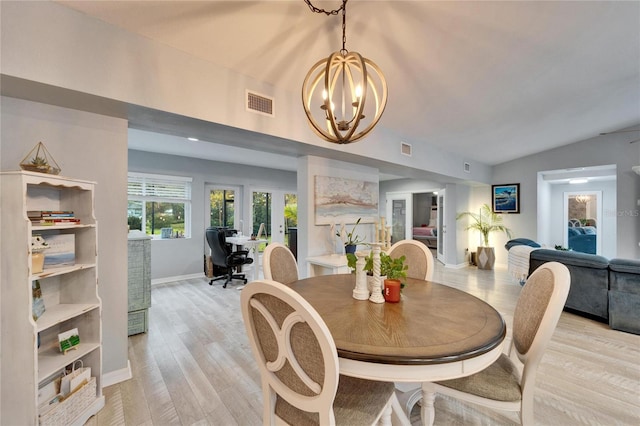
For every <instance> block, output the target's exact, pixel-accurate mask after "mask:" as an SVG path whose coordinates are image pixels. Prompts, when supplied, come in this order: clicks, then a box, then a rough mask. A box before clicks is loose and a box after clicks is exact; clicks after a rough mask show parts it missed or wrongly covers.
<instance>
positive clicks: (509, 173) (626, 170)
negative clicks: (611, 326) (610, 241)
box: [493, 126, 640, 264]
mask: <svg viewBox="0 0 640 426" xmlns="http://www.w3.org/2000/svg"><path fill="white" fill-rule="evenodd" d="M635 128H637V126H636V127H635ZM639 155H640V143H635V144H630V143H629V137H628V135H626V134H624V133H620V134H615V135H608V136H599V137H595V138H592V139H587V140H585V141H581V142H576V143H574V144H571V145H567V146H563V147H560V148H556V149H552V150H549V151H545V152H542V153H539V154H534V155H530V156H528V157H524V158H520V159H517V160H513V161H510V162H507V163H503V164H499V165H497V166H495V167H494V174H493V182H494V183H495V184H504V183H520V193H521V196H522V198H521V203H520V214H513V215H508V217H507V218H505V223H507V224H508V226H509V227H510V228H511V229H512V230H513V231H514V236H515V237H527V238H532V239H535V238H533V237H537V236H538V230H539V228H538V226H539V223H538V214H540V215H541V216H542V220H543V221H546V218H545V216H547V215H549V214H551V210H548V209H546V208H545V206H539V205H538V172H539V171H545V170H561V169H571V168H579V167H591V166H601V165H610V164H615V165H616V169H617V170H616V189H615V190H616V198H615V200H616V201H615V202H616V207H615V216H616V227H615V233H616V248H615V256H616V257H622V258H631V259H638V258H640V247H639V246H638V244H639V243H640V216H639V208H640V207H639V206H638V204H637V201H638V200H639V199H640V176H638V175H637V174H635V173H634V172H633V171H632V170H631V168H632V166H635V165H637V163H638V158H639ZM547 189H548V188H547ZM543 190H545V189H543ZM545 191H546V190H545ZM549 191H550V189H549ZM548 207H549V209H550V208H551V205H549V206H548ZM507 221H508V222H507ZM542 236H544V235H542ZM549 238H551V236H549ZM496 255H497V256H496V257H497V259H498V261H500V262H501V263H505V264H506V251H505V250H498V251H496ZM498 255H500V256H502V257H501V258H500V257H498Z"/></svg>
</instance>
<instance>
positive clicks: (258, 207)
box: [252, 192, 271, 240]
mask: <svg viewBox="0 0 640 426" xmlns="http://www.w3.org/2000/svg"><path fill="white" fill-rule="evenodd" d="M263 223H264V230H263V232H262V235H261V238H266V239H267V240H270V237H271V193H269V192H254V193H253V231H252V234H254V235H258V230H259V228H260V224H263Z"/></svg>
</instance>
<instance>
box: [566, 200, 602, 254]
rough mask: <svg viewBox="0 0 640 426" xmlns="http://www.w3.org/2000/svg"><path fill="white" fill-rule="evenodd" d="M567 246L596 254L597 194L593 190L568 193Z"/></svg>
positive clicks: (574, 249)
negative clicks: (582, 192)
mask: <svg viewBox="0 0 640 426" xmlns="http://www.w3.org/2000/svg"><path fill="white" fill-rule="evenodd" d="M567 216H568V217H567V241H568V248H569V249H570V250H573V251H579V252H582V253H590V254H596V253H597V247H598V244H597V243H598V194H597V193H595V192H590V193H584V194H572V195H568V199H567Z"/></svg>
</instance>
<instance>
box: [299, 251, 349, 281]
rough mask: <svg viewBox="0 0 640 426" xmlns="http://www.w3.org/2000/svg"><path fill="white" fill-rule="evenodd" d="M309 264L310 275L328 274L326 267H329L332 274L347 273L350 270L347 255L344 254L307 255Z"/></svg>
mask: <svg viewBox="0 0 640 426" xmlns="http://www.w3.org/2000/svg"><path fill="white" fill-rule="evenodd" d="M307 263H308V264H309V275H310V276H311V277H316V276H318V275H326V274H325V273H324V271H323V270H324V269H329V270H330V271H331V273H332V274H346V273H348V272H349V268H348V267H347V256H345V255H344V254H323V255H321V256H311V257H307Z"/></svg>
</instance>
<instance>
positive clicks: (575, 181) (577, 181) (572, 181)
mask: <svg viewBox="0 0 640 426" xmlns="http://www.w3.org/2000/svg"><path fill="white" fill-rule="evenodd" d="M587 182H589V179H569V183H570V184H571V185H575V184H578V183H587Z"/></svg>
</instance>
